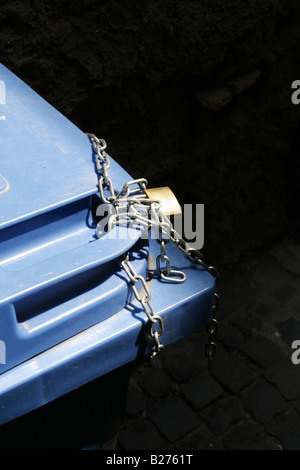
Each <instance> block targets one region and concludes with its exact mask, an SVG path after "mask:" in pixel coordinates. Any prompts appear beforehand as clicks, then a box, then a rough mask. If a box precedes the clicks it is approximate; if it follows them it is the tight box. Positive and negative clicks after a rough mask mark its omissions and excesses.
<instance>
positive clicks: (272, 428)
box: [119, 240, 300, 451]
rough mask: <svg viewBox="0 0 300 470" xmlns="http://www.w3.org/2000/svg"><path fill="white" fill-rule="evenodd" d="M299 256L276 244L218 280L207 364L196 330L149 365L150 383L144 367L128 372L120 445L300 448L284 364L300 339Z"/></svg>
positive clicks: (299, 397)
mask: <svg viewBox="0 0 300 470" xmlns="http://www.w3.org/2000/svg"><path fill="white" fill-rule="evenodd" d="M281 244H282V245H283V246H281ZM287 251H288V256H286V253H287ZM299 252H300V250H297V249H296V247H295V243H293V244H290V243H289V242H286V241H285V240H283V241H282V242H281V243H279V245H278V247H275V248H272V250H270V252H269V253H266V254H265V255H264V256H261V257H260V258H259V259H258V260H256V261H254V262H252V263H251V265H249V268H247V267H245V268H244V269H243V270H242V271H241V272H240V273H238V272H237V273H233V274H231V273H228V275H227V276H226V278H225V279H224V280H221V282H220V286H219V287H220V289H219V292H220V299H221V303H220V312H219V317H218V319H219V329H218V331H219V339H218V341H217V347H218V349H217V356H216V357H215V358H214V359H213V360H212V364H211V368H209V367H208V363H207V361H206V360H205V358H204V354H203V350H204V344H205V342H206V340H207V336H206V332H205V331H204V330H203V331H200V332H196V333H195V334H193V335H191V336H189V337H187V338H183V339H182V340H180V341H178V342H176V343H175V344H172V345H169V346H167V347H166V349H165V351H164V352H163V353H162V355H161V357H160V363H159V365H156V366H155V365H154V363H152V364H150V365H147V368H148V369H147V374H148V375H149V376H151V374H152V371H153V375H152V378H148V379H147V380H145V378H144V377H143V373H144V372H145V370H146V369H145V367H144V366H142V368H141V370H139V371H137V372H136V373H135V374H134V376H133V377H132V383H133V385H134V386H135V388H131V389H130V390H129V398H128V400H129V401H128V416H127V419H126V422H125V425H124V427H123V428H122V431H121V434H120V438H119V448H120V449H122V448H133V447H132V446H134V445H135V449H143V448H144V447H145V442H146V441H147V443H148V444H147V445H149V442H151V440H152V442H153V446H160V447H159V448H160V449H179V450H195V451H197V450H206V449H209V450H219V449H222V450H240V449H241V450H242V449H249V450H260V449H262V450H280V449H293V450H294V449H295V450H300V438H299V436H300V419H299V416H300V365H298V366H297V365H295V364H293V363H292V361H291V354H292V350H291V342H292V341H293V340H296V339H300V331H299V325H300V322H299V319H298V318H299V317H297V315H299V310H300V283H299V273H300V271H299V264H298V261H299V259H298V257H299V255H298V253H299ZM159 380H161V383H160V384H159V383H157V381H159ZM143 381H144V382H143ZM165 383H167V384H168V385H167V387H166V388H165V389H164V384H165ZM146 384H147V386H146ZM137 389H139V392H140V394H142V395H144V398H145V400H141V396H140V395H139V394H137ZM163 389H164V390H165V391H164V393H166V394H164V396H163V397H162V396H160V393H159V392H158V391H159V390H163ZM131 394H132V395H133V397H131ZM139 423H142V425H141V427H139ZM146 423H148V424H146ZM149 436H150V437H149ZM134 443H135V444H134ZM153 448H154V447H153ZM155 448H158V447H155Z"/></svg>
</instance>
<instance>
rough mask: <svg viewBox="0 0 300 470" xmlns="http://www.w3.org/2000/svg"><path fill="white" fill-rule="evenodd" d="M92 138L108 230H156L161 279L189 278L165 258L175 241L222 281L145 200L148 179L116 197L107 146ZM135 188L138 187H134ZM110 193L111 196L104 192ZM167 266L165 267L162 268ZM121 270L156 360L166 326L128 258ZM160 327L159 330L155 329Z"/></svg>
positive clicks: (213, 330)
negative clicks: (147, 328) (144, 319)
mask: <svg viewBox="0 0 300 470" xmlns="http://www.w3.org/2000/svg"><path fill="white" fill-rule="evenodd" d="M87 135H88V137H89V138H90V140H91V142H92V145H93V148H94V150H95V152H96V154H97V160H96V170H97V173H98V186H99V192H100V196H101V199H102V201H104V202H105V203H106V204H112V205H113V207H114V209H115V213H114V214H111V216H110V218H109V223H108V230H111V229H112V228H113V226H115V225H123V224H125V225H128V224H129V223H135V222H137V223H138V224H139V228H140V229H143V230H149V229H154V230H156V233H155V239H156V240H157V242H158V243H159V244H160V255H158V256H157V258H156V267H157V271H158V273H159V275H160V277H161V278H162V279H163V280H165V281H168V282H184V281H185V280H186V275H185V274H184V273H183V272H182V271H178V270H174V269H172V268H171V262H170V259H169V257H168V256H167V254H166V245H167V243H168V242H169V241H170V240H172V242H174V243H175V244H176V246H177V247H178V248H179V249H180V250H181V251H182V252H183V253H184V255H185V256H186V257H188V259H189V260H190V261H192V262H195V263H197V264H200V265H202V266H203V267H204V268H205V269H206V270H207V271H208V272H209V273H210V274H211V275H212V276H213V277H214V279H215V281H216V280H217V279H218V278H219V273H218V271H217V270H216V269H215V268H214V267H213V266H208V265H206V264H205V263H204V261H203V255H202V253H201V252H199V251H198V250H195V249H193V248H191V247H189V245H188V243H186V242H185V241H184V240H183V239H182V238H181V237H180V236H179V235H178V234H177V232H175V230H174V228H173V226H172V224H171V221H170V220H169V218H168V217H167V216H166V215H165V214H163V212H162V211H161V202H160V201H159V200H156V199H149V198H147V197H145V190H146V188H147V185H148V182H147V180H146V179H145V178H140V179H136V180H132V181H128V182H127V183H125V184H124V186H123V188H122V189H121V191H120V192H119V193H118V194H117V195H116V194H115V190H114V186H113V182H112V180H111V178H110V177H109V171H108V170H109V168H110V159H109V156H108V154H107V153H106V152H105V149H106V142H105V140H104V139H98V137H96V136H95V135H94V134H89V133H88V134H87ZM134 186H135V187H134ZM107 191H109V196H108V197H106V196H105V192H107ZM163 264H165V265H163ZM121 266H122V268H123V269H124V271H125V273H126V274H127V276H128V278H129V281H130V284H131V287H132V291H133V293H134V296H135V298H136V299H137V301H138V302H139V303H140V304H141V305H142V307H143V309H144V311H145V313H146V316H147V318H148V320H149V322H150V336H151V337H152V338H153V339H154V341H155V345H154V347H153V348H152V351H151V355H150V357H151V358H152V359H153V358H154V357H155V356H157V355H158V354H159V353H160V351H161V350H162V349H163V347H164V346H163V345H162V344H161V343H160V336H161V335H162V334H163V331H164V326H163V321H162V318H161V317H160V316H159V315H157V314H156V313H155V310H154V308H153V306H152V304H151V302H150V299H151V294H150V291H149V288H148V286H147V282H146V280H145V279H144V277H143V276H141V275H139V274H137V272H136V271H135V270H134V268H133V266H132V264H131V263H130V261H129V254H128V253H127V255H126V256H125V258H124V259H123V260H122V261H121ZM139 283H140V284H141V289H142V291H143V294H141V293H139V291H138V289H137V285H138V284H139ZM218 305H219V296H218V294H217V293H216V292H215V293H214V304H213V308H212V310H213V312H212V321H211V323H210V324H209V325H208V327H207V330H208V344H207V345H206V347H205V354H206V355H207V357H208V359H209V360H210V359H211V358H213V357H214V356H215V354H216V343H215V341H214V338H215V336H216V334H217V327H218V322H217V320H216V318H215V315H216V312H217V310H218ZM155 324H157V325H158V328H155V327H154V325H155Z"/></svg>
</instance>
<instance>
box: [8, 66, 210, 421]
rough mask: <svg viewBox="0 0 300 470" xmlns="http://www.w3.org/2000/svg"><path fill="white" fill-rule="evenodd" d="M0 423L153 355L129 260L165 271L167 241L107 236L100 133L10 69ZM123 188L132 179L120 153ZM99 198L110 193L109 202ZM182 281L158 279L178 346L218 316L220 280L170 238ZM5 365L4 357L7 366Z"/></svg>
mask: <svg viewBox="0 0 300 470" xmlns="http://www.w3.org/2000/svg"><path fill="white" fill-rule="evenodd" d="M0 80H2V81H4V82H5V85H6V104H5V105H3V106H5V113H3V114H5V120H3V121H0V340H1V341H2V342H4V344H5V346H6V363H5V364H2V363H0V424H2V423H5V422H7V421H10V420H12V419H14V418H16V417H18V416H21V415H22V414H24V413H27V412H29V411H31V410H34V409H35V408H37V407H39V406H41V405H43V404H46V403H48V402H49V401H51V400H54V399H55V398H58V397H59V396H61V395H63V394H65V393H68V392H69V391H71V390H73V389H75V388H77V387H79V386H81V385H83V384H85V383H87V382H89V381H91V380H93V379H95V378H97V377H100V376H102V375H105V374H107V373H108V372H110V371H112V370H114V369H116V368H118V367H120V366H122V365H125V364H126V363H128V362H130V361H133V360H134V359H136V358H137V357H138V356H139V355H142V356H143V355H145V354H147V352H149V349H150V347H151V346H152V344H151V338H150V337H149V335H148V334H146V332H145V324H146V320H147V318H146V315H145V312H144V311H143V310H142V309H141V308H140V306H139V305H137V304H136V301H133V294H132V289H131V287H130V285H129V283H128V279H127V277H126V275H125V274H124V272H123V271H122V270H121V269H120V265H119V258H120V257H121V256H123V255H124V254H125V253H126V252H127V251H130V253H131V256H132V264H133V266H134V268H135V269H136V271H137V273H139V274H142V275H144V276H145V275H146V270H147V267H149V266H150V267H151V268H153V269H154V268H155V257H156V256H157V255H158V250H159V247H158V244H157V242H156V241H153V240H150V243H149V241H148V240H141V239H140V232H138V231H137V230H134V229H125V228H118V229H114V230H118V231H119V232H118V234H119V236H116V237H115V239H112V238H113V237H112V236H111V234H110V236H106V235H104V236H103V237H102V238H100V239H98V238H97V236H96V235H95V224H94V222H93V220H92V217H91V209H92V206H93V204H94V199H95V198H97V197H98V196H97V191H98V188H97V175H96V172H95V168H94V164H95V161H94V155H93V152H92V146H91V143H90V140H89V138H88V137H87V136H86V135H85V134H84V133H83V132H81V131H80V130H79V129H78V128H77V127H76V126H74V125H73V124H72V123H71V122H70V121H69V120H67V119H66V118H65V117H64V116H62V115H61V114H60V113H59V112H58V111H57V110H55V109H54V108H53V107H52V106H51V105H50V104H48V103H47V102H45V100H43V99H42V98H41V97H40V96H39V95H37V94H36V93H35V92H34V91H33V90H32V89H31V88H30V87H28V86H27V85H25V84H24V83H23V82H22V81H21V80H19V79H18V78H17V77H16V76H15V75H14V74H12V73H11V72H10V71H9V70H7V69H6V68H5V67H4V66H3V65H0ZM110 176H111V178H112V180H113V182H114V186H115V190H116V192H118V191H120V189H121V188H122V187H123V184H124V183H125V182H127V181H129V180H131V179H132V178H131V177H130V176H129V175H128V174H127V172H126V171H124V170H123V169H122V168H121V167H120V166H119V165H118V164H117V163H116V162H115V161H114V160H113V159H112V158H111V167H110ZM98 203H99V200H98ZM168 250H170V252H169V251H168V255H170V258H171V261H172V267H174V268H175V269H183V270H184V271H185V273H186V275H187V280H186V282H185V283H183V284H177V283H176V284H172V283H166V282H165V281H161V280H158V279H155V278H154V279H153V280H152V281H151V283H150V284H151V286H150V289H151V296H152V297H151V302H152V304H153V306H154V308H155V310H156V313H157V314H159V315H161V317H162V318H163V321H164V324H165V330H164V333H163V335H162V338H161V340H162V343H163V344H169V343H171V342H174V341H176V340H177V339H179V338H181V337H183V336H185V335H186V334H188V333H191V332H193V331H195V330H198V329H199V328H202V327H203V326H205V325H206V324H207V323H208V322H209V321H210V319H211V311H212V302H213V293H214V279H213V277H212V276H211V275H210V274H209V273H208V272H207V271H205V270H203V269H202V268H201V267H199V266H196V265H194V264H192V263H190V262H189V261H188V260H187V259H186V258H185V257H184V256H183V254H182V253H181V252H180V251H179V250H178V249H177V248H176V247H175V246H173V245H172V246H171V243H170V244H168ZM2 362H3V361H2Z"/></svg>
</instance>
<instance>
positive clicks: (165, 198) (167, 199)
mask: <svg viewBox="0 0 300 470" xmlns="http://www.w3.org/2000/svg"><path fill="white" fill-rule="evenodd" d="M145 193H146V195H147V197H148V198H149V199H158V200H159V201H160V202H161V211H162V212H163V214H165V215H175V214H181V207H180V204H179V202H178V201H177V199H176V196H175V194H174V193H173V191H172V190H171V189H170V188H169V187H168V186H163V187H161V188H152V189H148V188H147V189H145Z"/></svg>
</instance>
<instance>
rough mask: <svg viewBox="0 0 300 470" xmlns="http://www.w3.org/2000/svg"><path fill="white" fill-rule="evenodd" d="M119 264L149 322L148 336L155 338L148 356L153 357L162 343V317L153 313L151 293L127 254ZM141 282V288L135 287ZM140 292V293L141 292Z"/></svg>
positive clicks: (161, 346)
mask: <svg viewBox="0 0 300 470" xmlns="http://www.w3.org/2000/svg"><path fill="white" fill-rule="evenodd" d="M121 266H122V268H123V269H124V271H125V272H126V274H127V276H128V278H129V279H130V283H131V287H132V290H133V293H134V295H135V298H136V299H137V301H138V302H140V304H141V305H142V307H143V309H144V311H145V313H146V315H147V317H148V320H149V322H150V336H151V337H152V338H153V339H154V340H155V345H154V346H153V348H152V351H151V355H150V358H151V359H154V357H155V356H157V355H158V354H159V353H160V351H161V350H162V349H163V347H164V346H163V345H162V344H161V343H160V339H159V338H160V336H161V335H162V334H163V332H164V326H163V321H162V318H161V317H160V316H159V315H157V314H156V313H155V310H154V308H153V306H152V304H151V302H150V300H151V294H150V290H149V288H148V285H147V282H146V280H145V278H144V277H143V276H141V275H140V274H137V272H136V271H135V269H134V267H133V266H132V264H131V263H130V261H129V254H127V255H126V257H125V259H124V260H123V261H122V262H121ZM139 282H140V283H141V290H140V291H139V290H138V288H137V285H138V283H139ZM141 292H142V294H141ZM155 324H157V325H158V329H155V327H154V325H155Z"/></svg>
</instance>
